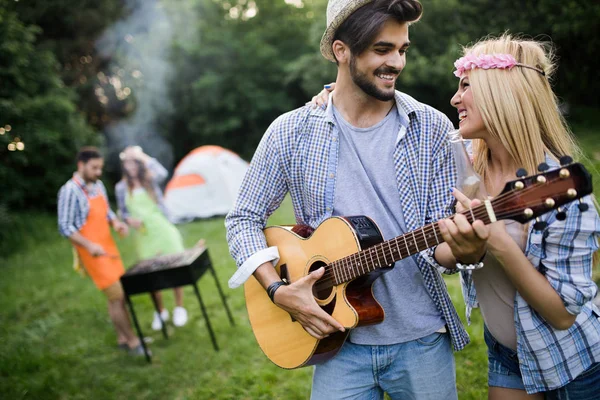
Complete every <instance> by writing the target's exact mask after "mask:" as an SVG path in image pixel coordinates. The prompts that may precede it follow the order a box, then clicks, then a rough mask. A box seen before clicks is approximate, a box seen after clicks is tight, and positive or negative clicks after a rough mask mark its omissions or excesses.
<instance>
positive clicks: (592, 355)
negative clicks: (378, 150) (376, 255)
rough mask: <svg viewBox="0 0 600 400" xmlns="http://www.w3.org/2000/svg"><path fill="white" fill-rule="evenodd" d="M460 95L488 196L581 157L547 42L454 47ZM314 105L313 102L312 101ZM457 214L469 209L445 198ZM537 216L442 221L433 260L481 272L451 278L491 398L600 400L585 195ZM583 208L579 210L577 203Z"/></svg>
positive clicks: (506, 39) (463, 123)
mask: <svg viewBox="0 0 600 400" xmlns="http://www.w3.org/2000/svg"><path fill="white" fill-rule="evenodd" d="M455 66H456V68H457V70H456V71H455V75H456V76H457V77H459V78H460V81H459V88H458V91H457V92H456V94H455V95H454V96H453V97H452V100H451V102H452V105H453V106H454V107H456V108H457V110H458V114H459V120H460V123H459V126H460V132H461V134H462V136H463V137H464V138H465V139H470V140H471V141H472V156H473V163H474V167H475V170H476V171H477V172H478V173H479V174H480V175H481V176H482V177H483V181H484V183H485V189H486V191H487V193H488V194H490V195H491V196H495V195H498V194H499V193H500V192H501V190H502V189H503V187H504V185H505V183H506V182H507V181H509V180H513V179H514V177H515V175H514V174H515V171H516V170H517V169H518V168H521V167H524V168H526V169H527V170H528V171H529V172H531V173H533V172H535V171H536V168H537V165H538V164H540V163H542V162H546V163H547V164H549V165H550V167H554V166H557V165H558V160H559V158H560V157H561V156H563V155H573V156H575V157H576V158H577V157H578V156H580V154H581V152H580V150H579V148H578V147H577V145H576V144H575V141H574V140H573V136H572V135H571V133H570V131H569V128H568V127H567V125H566V123H565V121H564V119H563V118H562V116H561V115H560V113H559V111H558V104H557V100H556V96H555V95H554V93H553V91H552V88H551V85H550V79H551V77H552V74H553V72H554V68H555V67H554V65H553V63H552V58H551V54H550V52H549V50H548V47H547V46H546V45H545V44H542V43H539V42H536V41H531V40H522V39H519V38H514V37H511V36H510V35H504V36H502V37H500V38H492V39H485V40H482V41H480V42H479V43H477V44H475V45H474V46H472V47H467V48H465V49H464V56H463V57H462V58H460V59H459V60H457V62H456V63H455ZM315 101H317V102H322V96H321V99H315ZM454 193H455V197H456V198H457V199H458V200H459V206H458V208H461V204H462V205H463V206H467V207H468V206H469V205H472V204H473V203H472V202H470V200H469V199H467V198H466V197H465V196H464V195H462V194H461V193H460V192H458V191H456V190H454ZM583 201H584V203H585V204H587V206H588V207H587V208H588V210H587V211H585V212H581V211H580V210H579V209H578V206H577V204H576V203H572V204H570V205H568V206H567V207H566V208H565V211H566V218H565V219H562V218H561V217H562V215H561V216H558V218H557V212H556V211H554V212H552V213H550V214H547V215H546V216H544V218H543V219H544V220H545V221H546V223H547V225H546V227H545V228H544V229H543V230H541V231H536V230H535V229H534V228H533V226H532V225H529V224H528V225H521V224H519V223H516V222H506V223H504V222H498V223H495V224H493V225H491V226H484V225H483V224H482V223H481V222H480V221H476V222H475V223H473V225H472V226H471V225H470V224H469V223H468V222H467V221H466V219H464V218H460V217H457V218H455V220H454V221H451V220H443V221H441V222H440V230H441V231H442V233H443V236H444V239H445V242H446V243H444V244H442V245H439V246H438V247H437V248H436V250H435V258H436V260H437V262H438V263H440V264H441V265H443V266H444V267H446V268H455V266H456V263H457V260H460V262H461V263H472V264H476V263H478V262H479V261H483V265H484V266H483V268H481V269H478V270H475V271H469V272H464V271H461V279H462V283H463V293H464V294H465V300H466V304H467V318H469V317H470V313H471V310H472V308H473V307H477V306H479V308H480V309H481V313H482V315H483V319H484V322H485V333H484V335H485V342H486V344H487V346H488V358H489V369H488V385H489V399H493V400H495V399H499V400H500V399H543V398H546V399H597V398H598V396H600V394H599V393H600V322H599V321H598V316H599V315H600V313H599V311H598V309H597V308H596V306H595V305H594V304H593V303H592V299H593V298H594V296H595V294H596V292H597V287H596V285H595V284H594V282H593V281H592V277H591V275H592V266H593V255H594V253H595V252H596V250H597V249H598V243H597V241H598V236H599V235H600V219H599V217H598V213H597V211H596V208H595V206H594V202H593V200H592V198H591V197H590V196H588V197H586V198H584V199H583ZM582 208H585V206H584V207H582Z"/></svg>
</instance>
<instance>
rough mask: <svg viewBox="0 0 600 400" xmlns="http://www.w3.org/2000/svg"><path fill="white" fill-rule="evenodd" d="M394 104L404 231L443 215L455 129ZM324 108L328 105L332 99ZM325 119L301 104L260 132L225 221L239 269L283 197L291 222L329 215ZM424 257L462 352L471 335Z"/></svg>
mask: <svg viewBox="0 0 600 400" xmlns="http://www.w3.org/2000/svg"><path fill="white" fill-rule="evenodd" d="M395 100H396V106H397V107H398V109H399V110H402V111H403V112H404V114H406V115H407V116H408V118H409V121H408V123H407V128H403V129H401V130H400V132H399V133H398V139H397V142H396V148H395V151H394V164H395V169H396V178H397V182H396V185H397V187H398V195H399V200H400V202H401V205H402V209H403V214H404V219H405V223H406V229H407V230H415V229H417V228H419V227H421V226H423V225H425V224H428V223H431V222H433V221H435V220H437V219H441V218H444V217H446V216H448V214H449V209H448V207H447V206H448V204H450V203H451V200H452V199H451V193H450V190H449V188H450V187H452V186H453V185H454V184H455V181H456V172H455V166H454V162H453V161H452V154H451V152H450V148H449V146H448V145H447V141H446V133H447V132H449V131H450V130H452V129H454V128H453V126H452V124H451V122H450V121H449V120H448V118H446V117H445V116H444V115H443V114H442V113H440V112H439V111H437V110H434V109H433V108H431V107H429V106H427V105H424V104H422V103H419V102H417V101H416V100H414V99H413V98H412V97H410V96H408V95H405V94H403V93H400V92H396V96H395ZM328 104H329V106H328V107H331V101H330V102H329V103H328ZM331 114H332V113H331V110H330V109H329V108H328V109H327V110H326V111H324V110H322V109H320V108H315V109H312V107H311V106H310V105H308V106H304V107H302V108H299V109H296V110H294V111H292V112H289V113H287V114H284V115H282V116H280V117H279V118H278V119H277V120H275V121H274V122H273V123H272V124H271V126H270V127H269V129H268V130H267V132H266V133H265V135H264V137H263V139H262V140H261V142H260V144H259V146H258V148H257V150H256V153H255V154H254V157H253V159H252V162H251V163H250V167H249V170H248V172H247V174H246V176H245V178H244V181H243V183H242V186H241V189H240V192H239V196H238V199H237V202H236V205H235V207H234V208H233V209H232V210H231V212H230V213H229V214H228V215H227V218H226V220H225V225H226V227H227V240H228V243H229V247H230V252H231V255H232V256H233V258H234V259H235V260H236V263H237V264H238V266H241V265H242V264H244V263H245V262H246V260H248V259H249V258H250V257H252V256H253V255H255V254H257V252H260V251H264V249H266V248H267V243H266V241H265V237H264V234H263V233H262V231H263V229H264V228H265V225H266V221H267V218H268V217H269V216H270V215H271V214H272V213H273V212H274V211H275V210H276V209H277V208H278V207H279V205H280V204H281V202H282V201H283V199H284V197H285V195H286V194H287V193H289V194H290V196H291V198H292V203H293V206H294V213H295V216H296V222H297V223H300V224H307V225H310V226H312V227H313V228H316V227H317V226H318V225H319V224H320V223H321V222H323V221H324V220H325V219H326V218H329V217H331V216H332V211H333V200H334V193H335V178H336V176H337V175H336V168H337V158H338V150H339V146H338V129H337V127H336V123H335V119H334V118H332V117H331ZM430 255H431V251H427V252H424V253H421V254H418V255H416V256H415V257H416V261H417V264H418V266H419V269H420V271H421V273H422V275H423V280H424V282H425V286H426V288H427V290H428V292H429V294H430V295H431V298H432V299H433V301H434V303H435V305H436V307H437V308H438V309H439V310H440V312H441V314H442V315H443V317H444V319H445V321H446V324H447V326H448V329H449V331H450V336H451V338H452V342H453V345H454V348H455V350H461V349H462V348H463V347H464V346H465V345H467V343H468V342H469V336H468V334H467V332H466V331H465V330H464V328H463V326H462V324H461V322H460V320H459V318H458V315H457V313H456V310H455V309H454V306H453V305H452V302H451V300H450V297H449V295H448V291H447V289H446V285H445V282H444V280H443V279H442V276H441V275H440V273H439V272H438V269H437V268H436V267H438V266H437V264H435V263H434V262H432V261H431V257H430ZM398 284H402V283H401V282H398Z"/></svg>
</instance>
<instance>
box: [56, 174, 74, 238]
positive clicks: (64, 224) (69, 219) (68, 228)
mask: <svg viewBox="0 0 600 400" xmlns="http://www.w3.org/2000/svg"><path fill="white" fill-rule="evenodd" d="M78 207H79V205H78V200H77V196H76V194H75V192H74V191H73V189H72V188H70V187H69V186H68V185H64V186H63V187H61V188H60V191H59V192H58V210H57V211H58V231H59V232H60V234H61V235H62V236H64V237H70V236H71V235H72V234H74V233H75V232H77V231H78V230H79V229H78V228H77V227H76V226H75V212H76V210H77V209H78Z"/></svg>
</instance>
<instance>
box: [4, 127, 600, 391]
mask: <svg viewBox="0 0 600 400" xmlns="http://www.w3.org/2000/svg"><path fill="white" fill-rule="evenodd" d="M575 132H577V133H579V135H580V139H581V141H582V143H583V144H584V149H585V150H586V152H587V153H588V155H589V157H590V159H591V163H593V164H595V166H596V168H598V167H600V154H599V153H598V152H599V151H600V145H599V144H598V140H597V139H596V136H595V132H596V130H595V129H593V128H592V127H587V126H583V127H582V128H581V129H575ZM594 174H595V177H594V178H595V187H596V194H598V193H599V191H598V190H599V188H600V182H598V181H597V180H598V178H599V177H598V174H597V173H594ZM290 222H292V211H291V205H290V203H289V201H286V202H285V203H284V206H283V207H282V209H280V210H279V211H278V212H277V213H276V214H275V215H274V216H273V218H272V219H271V221H270V223H271V224H285V223H290ZM55 226H56V225H55V218H54V216H49V215H37V214H22V215H20V216H19V224H18V225H15V226H14V230H13V231H12V232H11V234H13V236H14V237H13V240H12V242H14V243H15V245H14V246H12V247H11V249H9V251H6V252H3V255H0V273H1V275H0V398H2V399H11V400H12V399H23V398H24V399H306V398H308V396H309V393H310V381H311V373H312V369H311V368H302V369H298V370H293V371H285V370H281V369H279V368H278V367H276V366H274V365H273V364H272V363H271V362H269V361H268V360H267V358H266V357H265V356H264V355H263V354H262V353H261V351H260V349H259V348H258V346H257V344H256V342H255V340H254V336H253V334H252V331H251V329H250V326H249V323H248V318H247V315H246V309H245V303H244V297H243V290H242V289H241V288H240V289H237V290H229V289H227V280H228V278H229V277H230V276H231V274H233V272H234V271H235V265H234V263H233V261H232V260H231V258H230V256H229V253H228V250H227V245H226V242H225V230H224V227H223V220H222V219H220V218H219V219H212V220H208V221H201V222H194V223H191V224H188V225H184V226H182V227H181V228H180V229H181V231H182V233H183V235H184V238H185V240H186V244H187V245H192V244H193V243H195V242H196V241H197V240H198V239H200V238H205V239H206V240H207V243H208V247H209V249H210V254H211V257H212V261H213V265H214V267H215V269H216V271H217V274H218V277H219V280H220V283H221V286H222V287H223V288H226V289H225V290H226V294H227V296H228V301H229V305H230V307H231V309H232V311H233V314H234V318H235V321H236V326H235V327H231V326H230V324H229V321H228V319H227V316H226V313H225V311H224V309H223V307H222V305H221V301H220V299H219V297H218V295H217V292H216V289H215V288H214V283H213V280H212V277H211V276H210V275H207V276H205V277H203V278H202V279H201V280H200V281H199V287H200V291H201V293H202V294H203V297H204V300H205V302H206V303H207V307H208V313H209V315H210V318H211V323H212V324H213V328H214V330H215V333H216V336H217V340H218V343H219V345H220V346H221V351H219V352H215V351H214V350H213V348H212V345H211V342H210V337H209V335H208V332H207V330H206V327H205V324H204V320H203V319H202V317H201V313H200V310H199V307H198V304H197V301H196V299H195V298H194V297H193V292H192V289H191V288H190V287H186V288H185V289H184V292H185V301H186V305H187V308H188V311H189V312H190V321H189V323H188V325H187V326H185V327H183V328H178V329H175V328H174V327H173V326H172V325H170V326H169V333H170V339H169V340H164V339H163V338H162V336H161V334H160V333H156V332H153V331H151V330H150V328H149V325H150V322H151V316H152V305H151V301H150V299H149V297H148V296H147V295H141V296H136V297H134V302H135V306H136V311H137V313H138V317H139V318H140V320H141V323H142V324H143V328H144V331H145V334H146V335H147V336H151V337H153V338H154V343H153V344H152V345H151V347H152V350H153V352H154V362H153V363H152V364H151V365H148V364H146V362H145V361H144V360H143V359H134V358H131V357H129V356H127V355H126V354H124V353H122V352H121V351H119V350H117V349H116V348H115V334H114V332H113V331H112V328H111V325H110V321H109V319H108V314H107V311H106V302H105V300H104V298H103V296H102V295H101V294H100V293H99V292H98V291H97V290H96V289H95V287H94V286H93V284H92V282H91V281H89V280H88V279H83V278H81V277H79V276H78V275H76V274H75V273H74V272H73V271H72V268H71V263H72V260H71V247H70V245H69V243H68V242H67V241H66V240H64V239H61V238H60V237H58V234H57V232H56V228H55ZM15 237H16V238H17V239H18V240H15ZM118 243H119V247H120V248H121V249H122V254H123V258H124V260H125V264H126V265H131V264H132V263H133V262H134V255H133V251H132V248H133V246H132V242H131V239H125V240H119V241H118ZM446 282H447V285H448V289H449V291H450V293H451V296H452V299H453V301H454V304H455V305H456V306H457V309H458V311H459V314H460V315H461V318H462V320H463V321H464V306H463V301H462V295H461V294H460V287H459V283H458V279H457V276H451V277H447V278H446ZM163 297H164V301H165V304H166V305H167V307H168V308H169V309H172V308H173V296H172V293H171V292H169V291H167V292H165V293H164V296H163ZM467 330H468V332H469V334H470V335H471V339H472V342H471V344H470V345H469V346H467V348H466V349H465V350H463V351H461V352H459V353H456V367H457V381H458V390H459V398H460V399H483V398H485V397H486V382H487V357H486V352H485V344H484V343H483V332H482V330H483V325H482V320H481V316H480V314H479V312H478V311H474V312H473V323H472V325H471V326H469V327H467Z"/></svg>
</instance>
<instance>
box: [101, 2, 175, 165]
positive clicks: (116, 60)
mask: <svg viewBox="0 0 600 400" xmlns="http://www.w3.org/2000/svg"><path fill="white" fill-rule="evenodd" d="M125 8H126V11H127V12H126V13H125V17H124V18H123V19H122V20H120V21H118V22H117V23H115V24H114V25H113V26H111V27H110V28H109V29H107V30H106V31H105V32H104V33H103V34H102V36H101V37H100V38H99V39H98V41H97V42H96V49H97V51H98V53H99V54H100V56H102V57H104V58H105V59H110V60H111V61H110V65H109V66H108V68H107V69H106V70H105V72H100V73H99V74H98V82H99V83H98V85H97V86H96V89H95V92H96V96H97V97H98V100H99V101H100V102H101V103H102V104H103V105H104V106H105V107H106V108H107V109H108V110H109V112H111V113H112V114H115V112H114V109H117V111H119V112H120V114H122V117H121V118H120V119H118V120H116V121H114V122H112V123H109V124H108V125H107V126H106V128H105V134H106V145H107V147H108V154H107V158H108V160H109V164H113V163H117V162H118V154H119V152H120V151H122V149H123V148H124V147H126V146H128V145H139V146H141V147H142V148H143V149H144V152H146V153H147V154H149V155H151V156H153V157H156V158H157V159H158V160H159V161H160V162H161V163H162V164H163V165H165V166H166V167H167V168H170V167H171V166H172V165H173V151H172V147H171V145H170V144H169V143H168V142H167V141H166V140H165V138H164V137H163V136H161V133H160V132H161V129H165V127H166V126H167V125H166V124H164V123H163V124H162V126H161V121H160V118H161V117H167V116H168V115H169V114H170V112H171V110H172V104H171V102H170V99H169V93H168V90H167V83H168V81H169V78H170V76H171V66H170V64H169V49H170V46H171V41H172V37H173V27H172V24H171V21H170V20H169V18H168V16H167V14H166V12H165V10H164V9H163V7H162V6H161V4H160V1H159V0H126V2H125ZM111 161H112V163H111ZM113 166H114V165H113ZM111 169H112V168H111Z"/></svg>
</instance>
